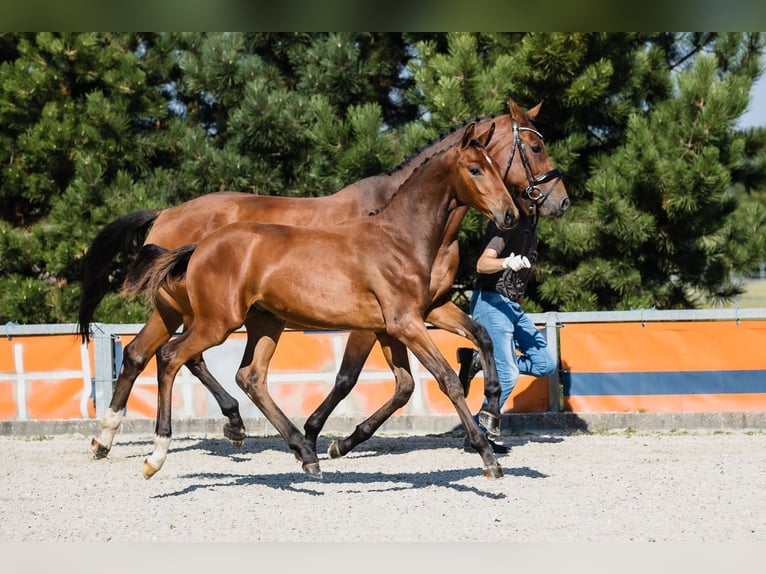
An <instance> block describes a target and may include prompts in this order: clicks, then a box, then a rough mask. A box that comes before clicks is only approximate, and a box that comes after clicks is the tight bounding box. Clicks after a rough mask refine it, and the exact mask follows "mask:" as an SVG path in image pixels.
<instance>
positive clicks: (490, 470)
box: [484, 463, 503, 479]
mask: <svg viewBox="0 0 766 574" xmlns="http://www.w3.org/2000/svg"><path fill="white" fill-rule="evenodd" d="M484 476H486V477H487V478H490V479H495V478H503V469H502V468H500V464H498V463H495V464H491V465H489V466H485V467H484Z"/></svg>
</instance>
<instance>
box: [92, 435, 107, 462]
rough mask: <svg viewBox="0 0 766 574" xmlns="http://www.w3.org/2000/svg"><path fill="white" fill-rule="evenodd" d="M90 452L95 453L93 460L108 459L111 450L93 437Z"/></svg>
mask: <svg viewBox="0 0 766 574" xmlns="http://www.w3.org/2000/svg"><path fill="white" fill-rule="evenodd" d="M90 450H91V452H93V458H96V459H102V458H106V456H107V455H108V454H109V450H110V449H109V448H107V447H105V446H104V445H103V444H101V443H100V442H98V439H97V438H95V437H93V439H92V440H91V441H90Z"/></svg>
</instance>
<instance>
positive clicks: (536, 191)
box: [503, 119, 561, 211]
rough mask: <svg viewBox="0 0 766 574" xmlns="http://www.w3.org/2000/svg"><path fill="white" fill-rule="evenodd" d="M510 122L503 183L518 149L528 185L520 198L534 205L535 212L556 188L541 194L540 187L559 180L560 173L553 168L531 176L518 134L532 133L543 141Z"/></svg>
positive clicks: (530, 129) (553, 187) (523, 146)
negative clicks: (510, 132)
mask: <svg viewBox="0 0 766 574" xmlns="http://www.w3.org/2000/svg"><path fill="white" fill-rule="evenodd" d="M511 122H512V125H513V145H512V146H511V155H510V156H509V157H508V166H507V167H506V168H505V175H503V181H505V178H506V177H508V172H509V171H511V165H512V164H513V158H514V156H515V155H516V149H517V148H518V150H519V157H521V163H522V164H523V165H524V171H525V172H526V174H527V183H528V184H529V185H528V186H527V188H526V189H525V190H524V191H523V192H522V193H521V196H522V198H524V199H526V200H528V201H531V202H532V203H534V204H535V206H536V208H537V209H535V211H538V210H539V208H540V206H541V205H542V204H543V203H545V200H546V199H548V196H549V195H550V194H551V193H552V192H553V190H554V189H555V188H556V185H553V186H551V188H550V189H549V190H548V193H543V190H541V189H540V186H541V185H542V184H544V183H547V182H549V181H551V180H552V179H559V180H561V171H559V169H558V168H553V169H552V170H550V171H547V172H545V173H544V174H542V175H540V176H537V177H535V176H534V175H533V174H532V168H531V167H530V166H529V158H528V157H527V151H526V146H525V145H524V142H522V141H521V137H520V136H519V132H520V131H522V130H523V131H527V132H532V133H533V134H536V135H537V136H538V137H539V138H540V139H541V140H542V139H543V134H541V133H540V132H538V131H537V130H536V129H533V128H525V127H519V125H518V124H517V123H516V120H514V119H511Z"/></svg>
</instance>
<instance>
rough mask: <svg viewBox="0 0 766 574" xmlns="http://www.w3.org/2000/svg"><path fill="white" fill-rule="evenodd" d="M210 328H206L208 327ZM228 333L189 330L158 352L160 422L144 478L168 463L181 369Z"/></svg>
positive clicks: (156, 428)
mask: <svg viewBox="0 0 766 574" xmlns="http://www.w3.org/2000/svg"><path fill="white" fill-rule="evenodd" d="M206 327H207V326H206ZM228 334H229V332H226V331H224V330H223V327H220V328H219V329H215V328H214V327H209V328H206V329H194V328H193V327H192V328H189V329H187V330H185V331H184V332H183V333H182V334H181V335H180V336H179V337H177V338H175V339H171V340H170V341H169V342H167V343H165V344H164V345H162V346H161V347H160V348H159V350H158V351H157V420H156V424H155V427H154V448H153V450H152V453H151V454H150V455H149V456H147V457H146V458H145V459H144V466H143V474H144V478H147V479H148V478H151V477H152V476H154V475H155V474H156V473H157V472H158V471H159V470H160V469H161V468H162V466H163V465H164V464H165V460H166V459H167V455H168V450H169V449H170V440H171V437H172V434H173V433H172V426H171V409H172V398H173V397H172V395H173V382H174V381H175V377H176V374H177V373H178V371H179V370H180V368H181V366H182V365H184V364H185V363H186V362H188V361H189V360H191V359H192V358H193V357H196V356H198V355H201V354H202V352H203V351H205V350H206V349H209V348H210V347H213V346H215V345H218V344H220V343H222V342H223V341H224V340H226V336H227V335H228Z"/></svg>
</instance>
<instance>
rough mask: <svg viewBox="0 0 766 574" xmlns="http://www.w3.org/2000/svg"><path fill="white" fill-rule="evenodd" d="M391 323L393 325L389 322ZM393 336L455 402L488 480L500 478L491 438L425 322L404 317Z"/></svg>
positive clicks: (453, 402)
mask: <svg viewBox="0 0 766 574" xmlns="http://www.w3.org/2000/svg"><path fill="white" fill-rule="evenodd" d="M388 324H393V323H392V322H389V323H388ZM391 331H392V330H390V331H389V333H390V334H391V335H392V336H396V337H397V338H398V339H399V340H400V341H402V342H403V343H404V344H405V345H407V347H409V348H410V350H411V351H412V352H413V353H414V354H415V356H416V357H417V358H418V360H419V361H420V362H421V363H422V364H423V366H424V367H425V368H426V369H428V371H429V372H430V373H431V374H432V375H433V376H434V378H435V379H436V381H437V382H438V384H439V388H440V389H441V391H442V392H443V393H444V394H446V395H447V397H449V399H450V401H452V404H453V406H454V407H455V411H456V412H457V414H458V417H459V418H460V421H461V422H462V423H463V428H465V432H466V434H467V435H468V438H469V441H470V443H471V446H472V447H473V448H474V449H475V450H476V451H477V452H478V453H479V455H480V456H481V459H482V460H483V461H484V476H486V477H487V478H500V477H502V476H503V471H502V469H501V468H500V464H499V463H498V462H497V457H496V456H495V453H494V452H492V447H490V445H489V440H488V439H487V436H486V435H485V434H484V433H483V432H481V430H480V429H479V426H478V425H477V424H476V421H475V420H474V418H473V416H472V415H471V411H470V409H469V408H468V404H467V403H466V402H465V397H464V396H463V389H462V387H461V386H460V381H459V380H458V378H457V373H455V371H454V370H453V369H452V367H450V365H449V363H448V362H447V359H445V358H444V356H443V355H442V354H441V353H440V352H439V349H438V347H437V346H436V344H435V343H434V341H433V339H431V336H430V335H429V334H428V330H427V329H426V327H425V325H424V324H423V321H422V319H420V318H419V317H413V318H412V319H410V320H408V321H405V320H402V319H401V318H400V320H399V321H398V324H397V328H396V331H394V332H391Z"/></svg>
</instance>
